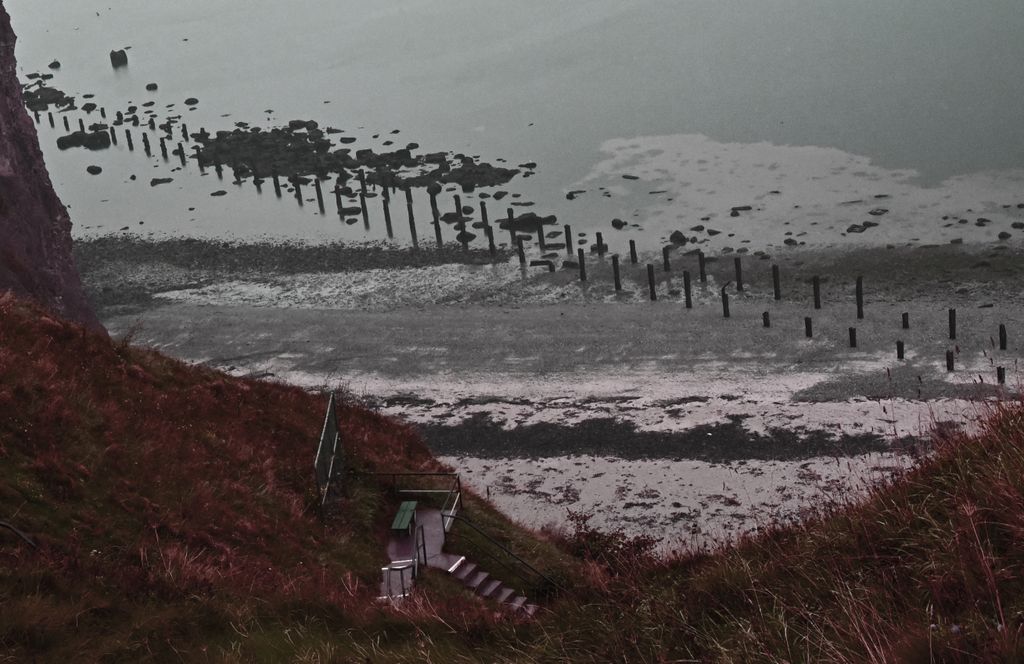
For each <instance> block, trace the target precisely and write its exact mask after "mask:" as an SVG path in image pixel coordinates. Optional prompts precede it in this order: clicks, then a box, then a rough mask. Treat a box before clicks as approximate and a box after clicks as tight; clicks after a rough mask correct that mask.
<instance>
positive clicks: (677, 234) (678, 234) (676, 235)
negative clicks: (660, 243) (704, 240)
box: [668, 231, 687, 246]
mask: <svg viewBox="0 0 1024 664" xmlns="http://www.w3.org/2000/svg"><path fill="white" fill-rule="evenodd" d="M668 239H669V241H670V242H671V243H672V244H674V245H677V246H682V245H684V244H686V242H687V240H686V236H685V235H683V232H682V231H672V235H669V236H668Z"/></svg>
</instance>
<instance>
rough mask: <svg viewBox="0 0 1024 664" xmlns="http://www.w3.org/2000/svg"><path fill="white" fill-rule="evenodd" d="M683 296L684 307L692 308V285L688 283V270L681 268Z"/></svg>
mask: <svg viewBox="0 0 1024 664" xmlns="http://www.w3.org/2000/svg"><path fill="white" fill-rule="evenodd" d="M683 297H684V298H686V308H687V309H693V287H692V285H691V284H690V271H689V270H683Z"/></svg>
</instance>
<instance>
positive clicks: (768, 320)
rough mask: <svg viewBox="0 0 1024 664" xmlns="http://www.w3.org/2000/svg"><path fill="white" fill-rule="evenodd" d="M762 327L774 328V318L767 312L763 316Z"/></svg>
mask: <svg viewBox="0 0 1024 664" xmlns="http://www.w3.org/2000/svg"><path fill="white" fill-rule="evenodd" d="M761 325H762V327H771V326H772V318H771V315H770V314H769V313H768V312H767V311H766V312H764V313H763V314H761Z"/></svg>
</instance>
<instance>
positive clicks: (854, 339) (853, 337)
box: [850, 327, 857, 348]
mask: <svg viewBox="0 0 1024 664" xmlns="http://www.w3.org/2000/svg"><path fill="white" fill-rule="evenodd" d="M856 347H857V328H855V327H851V328H850V348H856Z"/></svg>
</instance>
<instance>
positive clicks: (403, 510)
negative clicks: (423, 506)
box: [391, 500, 416, 535]
mask: <svg viewBox="0 0 1024 664" xmlns="http://www.w3.org/2000/svg"><path fill="white" fill-rule="evenodd" d="M415 527H416V501H415V500H406V501H404V502H403V503H402V504H401V505H399V506H398V513H397V514H395V520H394V521H392V522H391V530H392V531H397V532H402V533H405V534H407V535H411V534H412V531H413V528H415Z"/></svg>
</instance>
